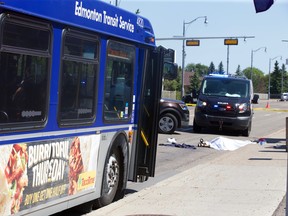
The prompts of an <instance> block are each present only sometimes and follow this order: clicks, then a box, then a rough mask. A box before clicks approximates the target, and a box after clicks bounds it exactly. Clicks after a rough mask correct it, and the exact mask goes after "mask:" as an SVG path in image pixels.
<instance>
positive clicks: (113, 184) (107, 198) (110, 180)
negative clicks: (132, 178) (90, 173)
mask: <svg viewBox="0 0 288 216" xmlns="http://www.w3.org/2000/svg"><path fill="white" fill-rule="evenodd" d="M121 172H123V166H122V163H121V157H120V153H119V150H118V149H117V148H116V147H114V148H112V149H111V151H110V153H109V157H108V159H107V161H106V163H105V168H104V173H103V175H104V176H103V182H102V196H101V197H100V198H98V199H97V200H96V201H95V202H94V205H93V209H97V208H101V207H103V206H106V205H108V204H110V203H112V201H113V200H114V199H115V197H116V195H117V191H118V187H119V184H120V180H121Z"/></svg>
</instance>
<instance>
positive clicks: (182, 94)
mask: <svg viewBox="0 0 288 216" xmlns="http://www.w3.org/2000/svg"><path fill="white" fill-rule="evenodd" d="M200 18H204V19H205V21H204V23H205V24H207V23H208V22H207V16H199V17H197V18H195V19H194V20H192V21H190V22H185V20H184V21H183V40H182V42H183V43H182V91H181V98H182V97H183V96H184V95H185V88H184V72H185V69H184V68H185V57H186V53H185V31H186V26H185V25H190V24H191V23H193V22H195V21H196V20H197V19H200Z"/></svg>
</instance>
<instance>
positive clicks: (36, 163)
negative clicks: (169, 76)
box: [0, 0, 176, 215]
mask: <svg viewBox="0 0 288 216" xmlns="http://www.w3.org/2000/svg"><path fill="white" fill-rule="evenodd" d="M0 34H1V36H0V154H1V157H0V166H1V167H0V215H13V214H17V215H48V214H53V213H56V212H59V211H62V210H65V209H67V208H71V207H73V206H76V205H79V204H84V203H85V206H86V207H87V210H88V209H90V208H92V207H101V206H104V205H108V204H109V203H111V202H112V201H113V200H115V199H118V198H121V197H123V195H124V189H125V187H126V184H127V181H135V182H136V181H143V180H146V179H147V178H148V177H150V176H152V177H153V176H154V173H155V160H156V159H155V157H156V147H157V120H158V116H157V115H158V111H159V100H160V95H161V84H162V74H163V70H164V69H166V70H167V72H171V71H170V69H171V68H172V73H173V71H175V72H176V70H175V66H174V65H173V64H167V67H166V65H165V66H164V57H165V54H166V53H167V51H168V52H170V51H171V50H166V49H164V48H163V47H156V44H155V37H154V33H153V28H152V26H151V24H150V22H149V21H148V20H147V19H146V18H143V17H141V16H139V15H136V14H133V13H130V12H127V11H124V10H122V9H120V8H118V7H115V6H112V5H109V4H107V3H104V2H102V1H97V0H82V1H78V0H65V1H59V0H41V1H40V0H13V1H12V0H4V1H2V2H1V3H0ZM167 68H168V69H167Z"/></svg>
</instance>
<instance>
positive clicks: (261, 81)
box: [242, 67, 267, 93]
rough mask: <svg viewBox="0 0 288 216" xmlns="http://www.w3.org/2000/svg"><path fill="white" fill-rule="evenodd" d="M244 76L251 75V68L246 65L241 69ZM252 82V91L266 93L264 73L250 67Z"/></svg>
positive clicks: (248, 76)
mask: <svg viewBox="0 0 288 216" xmlns="http://www.w3.org/2000/svg"><path fill="white" fill-rule="evenodd" d="M242 73H243V74H244V76H246V77H247V78H250V76H251V68H250V67H248V68H246V69H244V70H243V71H242ZM252 82H253V87H254V92H257V93H267V84H266V78H265V76H264V73H263V72H262V71H261V70H259V69H257V68H254V67H253V68H252Z"/></svg>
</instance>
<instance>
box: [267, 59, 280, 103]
mask: <svg viewBox="0 0 288 216" xmlns="http://www.w3.org/2000/svg"><path fill="white" fill-rule="evenodd" d="M279 57H280V59H282V56H276V57H274V58H269V77H268V78H269V80H268V103H269V100H270V82H271V78H270V72H271V61H273V60H274V59H276V58H279Z"/></svg>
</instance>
